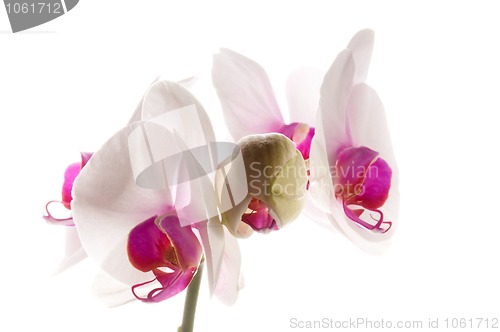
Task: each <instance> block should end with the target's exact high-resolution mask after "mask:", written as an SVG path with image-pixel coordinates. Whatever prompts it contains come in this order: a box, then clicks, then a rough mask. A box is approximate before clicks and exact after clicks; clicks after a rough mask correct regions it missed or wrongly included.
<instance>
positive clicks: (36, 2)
mask: <svg viewBox="0 0 500 332" xmlns="http://www.w3.org/2000/svg"><path fill="white" fill-rule="evenodd" d="M78 1H79V0H4V5H5V10H6V11H7V16H8V17H9V22H10V27H11V28H12V32H14V33H15V32H19V31H23V30H27V29H30V28H33V27H36V26H39V25H41V24H44V23H47V22H49V21H52V20H54V19H56V18H58V17H60V16H62V15H64V14H66V13H67V12H69V11H70V10H72V9H73V8H74V7H75V6H76V5H77V4H78Z"/></svg>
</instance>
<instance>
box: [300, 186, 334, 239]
mask: <svg viewBox="0 0 500 332" xmlns="http://www.w3.org/2000/svg"><path fill="white" fill-rule="evenodd" d="M306 195H307V196H306V199H305V203H304V209H303V211H302V213H303V214H304V216H306V217H307V218H309V219H310V220H312V221H314V222H315V223H317V224H318V225H320V226H321V227H324V228H326V229H329V230H331V231H339V229H338V226H337V224H336V223H333V224H332V223H331V222H330V218H329V217H328V216H327V214H326V213H325V211H324V210H323V209H321V208H320V207H318V206H317V205H316V204H315V203H314V200H313V198H312V196H311V193H310V192H309V191H308V192H307V193H306Z"/></svg>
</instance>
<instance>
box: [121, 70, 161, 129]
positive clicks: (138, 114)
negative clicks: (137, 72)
mask: <svg viewBox="0 0 500 332" xmlns="http://www.w3.org/2000/svg"><path fill="white" fill-rule="evenodd" d="M159 79H160V77H159V76H158V77H157V78H156V79H155V80H154V81H153V82H151V84H150V85H149V86H150V87H151V85H153V84H154V83H155V82H158V80H159ZM143 102H144V96H143V97H142V99H141V101H140V102H139V104H137V106H136V108H135V111H134V114H132V117H131V118H130V120H129V121H128V124H131V123H132V122H136V121H139V120H141V113H142V103H143Z"/></svg>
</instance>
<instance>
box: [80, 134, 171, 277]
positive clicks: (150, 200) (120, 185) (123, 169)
mask: <svg viewBox="0 0 500 332" xmlns="http://www.w3.org/2000/svg"><path fill="white" fill-rule="evenodd" d="M136 127H137V124H132V125H130V126H128V127H126V128H124V129H122V130H121V131H119V132H118V133H116V134H115V135H114V136H113V137H111V139H109V140H108V141H107V142H106V143H105V144H104V145H103V146H102V147H101V149H99V150H98V151H97V152H95V153H94V155H93V156H92V158H91V159H90V161H89V162H88V163H87V165H86V166H85V167H84V168H83V170H82V172H81V173H80V175H79V176H78V178H77V179H76V181H75V186H74V189H73V198H74V200H73V203H72V209H73V218H74V221H75V225H76V227H77V229H78V232H79V235H80V239H81V241H82V245H83V247H84V249H85V251H86V252H87V254H88V255H89V256H90V257H92V258H93V259H95V260H96V261H97V262H98V264H100V265H101V267H102V268H103V269H104V270H105V271H106V272H107V273H109V274H110V275H111V276H113V277H115V278H117V279H118V280H120V281H121V282H123V283H125V284H129V285H133V284H136V283H138V282H141V281H144V275H143V273H142V272H139V271H138V270H136V269H135V268H134V267H133V266H132V265H131V264H130V262H129V260H128V257H127V254H126V245H127V238H128V234H129V232H130V230H131V229H132V228H133V227H134V226H136V225H137V224H139V223H141V222H142V221H144V220H146V219H147V218H150V217H151V216H153V215H161V214H164V213H166V212H168V211H169V209H170V206H171V205H172V199H171V195H170V192H169V191H168V190H166V189H162V190H151V189H144V188H141V187H139V186H137V185H136V182H135V179H134V176H133V173H132V169H131V163H130V156H129V147H128V137H129V134H130V133H131V132H132V130H134V129H135V128H136Z"/></svg>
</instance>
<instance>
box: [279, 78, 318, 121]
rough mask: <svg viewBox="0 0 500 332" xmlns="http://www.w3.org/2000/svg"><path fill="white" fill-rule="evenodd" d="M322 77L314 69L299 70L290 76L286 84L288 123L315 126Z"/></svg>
mask: <svg viewBox="0 0 500 332" xmlns="http://www.w3.org/2000/svg"><path fill="white" fill-rule="evenodd" d="M323 77H324V73H323V72H322V71H321V70H319V69H316V68H299V69H296V70H295V71H293V72H292V73H291V74H290V76H289V77H288V79H287V82H286V97H287V101H288V110H289V112H290V122H302V123H307V124H308V125H309V126H314V125H315V124H316V112H317V110H318V106H319V91H320V88H321V84H322V82H323Z"/></svg>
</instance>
